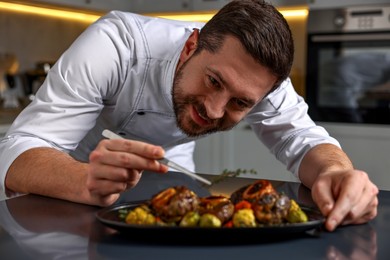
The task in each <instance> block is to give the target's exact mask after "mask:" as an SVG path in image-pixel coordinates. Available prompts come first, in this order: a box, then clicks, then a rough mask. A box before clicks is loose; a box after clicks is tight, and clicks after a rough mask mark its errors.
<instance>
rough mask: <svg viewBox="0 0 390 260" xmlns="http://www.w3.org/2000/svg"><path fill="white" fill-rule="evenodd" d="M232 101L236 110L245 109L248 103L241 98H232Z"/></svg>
mask: <svg viewBox="0 0 390 260" xmlns="http://www.w3.org/2000/svg"><path fill="white" fill-rule="evenodd" d="M233 103H234V106H235V107H236V108H237V109H238V110H245V109H247V108H248V107H249V105H248V103H247V102H245V101H243V100H241V99H234V100H233Z"/></svg>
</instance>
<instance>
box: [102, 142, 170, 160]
mask: <svg viewBox="0 0 390 260" xmlns="http://www.w3.org/2000/svg"><path fill="white" fill-rule="evenodd" d="M100 144H101V145H102V146H104V147H105V148H106V149H107V150H110V151H118V152H119V151H120V152H126V153H132V154H137V155H140V156H142V157H145V158H150V159H160V158H162V157H164V154H165V153H164V149H162V148H161V147H160V146H156V145H151V144H148V143H144V142H139V141H134V140H127V139H112V140H102V141H101V142H100Z"/></svg>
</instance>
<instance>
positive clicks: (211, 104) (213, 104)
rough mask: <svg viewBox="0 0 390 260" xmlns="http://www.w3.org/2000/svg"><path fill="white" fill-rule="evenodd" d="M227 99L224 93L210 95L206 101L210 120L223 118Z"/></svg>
mask: <svg viewBox="0 0 390 260" xmlns="http://www.w3.org/2000/svg"><path fill="white" fill-rule="evenodd" d="M227 102H228V101H227V98H226V97H224V95H223V94H222V93H215V94H214V95H209V96H208V98H207V99H206V101H205V107H206V112H207V117H208V118H210V119H218V118H222V117H223V116H224V114H225V110H226V105H227Z"/></svg>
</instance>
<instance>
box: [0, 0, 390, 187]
mask: <svg viewBox="0 0 390 260" xmlns="http://www.w3.org/2000/svg"><path fill="white" fill-rule="evenodd" d="M227 2H228V0H84V1H82V0H79V1H78V0H45V1H0V136H2V135H4V134H5V132H6V130H7V129H8V127H9V125H10V124H11V122H12V120H13V119H14V118H15V116H16V115H17V114H18V113H19V112H20V111H21V109H23V107H24V106H25V105H26V104H28V102H29V98H32V97H33V94H34V92H35V91H36V89H38V88H39V86H40V84H41V82H42V80H43V79H44V76H45V74H46V73H47V71H48V70H49V69H50V66H51V64H53V63H54V62H55V61H56V60H57V59H58V57H59V56H60V55H61V54H62V53H63V52H64V50H66V48H67V47H68V46H69V45H70V44H71V43H72V42H73V41H74V39H75V38H76V37H77V36H78V35H79V34H80V33H81V32H82V31H83V30H85V28H86V27H87V26H88V25H89V24H90V23H91V22H93V21H94V20H96V19H97V17H99V16H100V15H102V14H104V13H106V12H108V11H109V10H113V9H116V10H124V11H131V12H137V13H142V14H147V15H154V16H163V15H195V14H203V15H205V17H202V18H196V19H197V20H202V21H206V20H207V19H209V17H210V16H211V15H212V14H214V13H215V12H216V10H218V9H219V8H220V7H222V6H223V5H225V4H226V3H227ZM270 2H272V3H274V4H275V5H276V6H277V7H278V9H279V10H281V11H282V13H283V14H284V15H285V17H286V19H287V21H288V22H289V24H290V27H291V30H292V33H293V37H294V41H295V61H294V64H293V69H292V72H291V78H292V80H293V83H294V86H295V88H296V90H297V92H298V93H299V94H301V95H302V96H303V97H305V95H306V88H309V87H311V86H306V84H305V77H306V75H305V71H306V51H307V17H308V16H307V15H308V11H310V10H314V9H328V8H335V7H345V6H359V5H367V3H366V2H367V1H364V0H290V1H289V0H279V1H277V0H275V1H270ZM386 3H387V4H390V0H371V1H370V5H375V4H386ZM10 4H11V5H10ZM15 4H17V5H15ZM19 4H27V5H32V6H33V7H37V6H38V7H50V8H55V9H57V10H67V11H69V10H70V11H78V12H80V11H82V12H83V17H82V18H80V19H67V18H59V17H52V16H48V15H51V14H53V11H51V12H49V13H48V14H46V15H43V14H36V13H34V14H32V13H29V12H24V11H16V9H19V7H20V6H19ZM39 11H41V9H39ZM291 11H293V12H291ZM170 17H172V16H170ZM172 18H174V17H172ZM187 18H188V17H180V18H179V19H187ZM174 19H176V18H174ZM389 19H390V18H389ZM389 31H390V28H389ZM7 75H8V77H7ZM387 116H389V115H387ZM318 123H319V124H320V125H322V126H324V127H325V128H326V129H327V130H328V131H329V132H330V133H331V135H333V136H334V137H336V138H337V139H338V140H339V141H340V142H341V144H342V146H343V148H344V150H345V151H346V152H347V153H348V154H349V155H350V157H351V159H352V160H353V162H354V164H355V166H356V167H357V168H359V169H362V170H365V171H367V172H368V173H369V174H370V177H371V179H372V180H373V181H374V182H375V183H376V184H377V185H378V186H379V187H380V188H382V189H388V190H390V174H389V169H390V160H389V154H390V127H389V125H375V124H350V123H342V122H337V123H336V122H318ZM195 161H196V164H197V172H202V173H211V174H218V173H220V172H221V171H223V170H224V169H231V170H235V169H238V168H241V169H255V170H256V171H257V172H258V174H257V177H259V178H270V179H276V180H292V181H297V180H296V179H295V178H294V177H293V176H292V174H291V173H289V172H287V171H286V169H285V167H284V166H283V165H282V164H281V163H279V162H278V161H276V160H275V159H274V158H273V157H272V156H271V155H270V154H269V152H268V150H267V149H266V148H265V147H264V146H263V145H262V144H261V143H260V142H259V141H257V139H256V137H255V135H254V134H253V133H252V132H251V131H250V130H248V127H247V126H246V125H244V124H241V125H238V126H237V127H236V128H235V129H234V130H233V131H230V132H226V133H220V134H215V135H212V136H210V137H207V138H205V139H202V140H199V141H198V143H197V148H196V153H195ZM0 167H1V164H0ZM248 176H251V177H253V176H252V175H248Z"/></svg>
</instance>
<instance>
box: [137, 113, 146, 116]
mask: <svg viewBox="0 0 390 260" xmlns="http://www.w3.org/2000/svg"><path fill="white" fill-rule="evenodd" d="M137 114H138V115H140V116H143V115H145V112H137Z"/></svg>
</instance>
